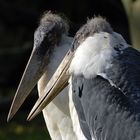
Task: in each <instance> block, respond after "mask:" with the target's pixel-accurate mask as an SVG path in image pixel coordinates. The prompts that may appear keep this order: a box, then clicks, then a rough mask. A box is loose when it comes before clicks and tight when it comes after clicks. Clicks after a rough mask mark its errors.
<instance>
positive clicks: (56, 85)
mask: <svg viewBox="0 0 140 140" xmlns="http://www.w3.org/2000/svg"><path fill="white" fill-rule="evenodd" d="M73 54H74V52H72V51H71V50H70V51H69V52H68V53H67V54H66V56H65V57H64V59H63V61H62V62H61V64H60V65H59V67H58V69H57V70H56V72H55V73H54V75H53V76H52V78H51V80H50V81H49V82H48V84H47V87H46V89H45V90H44V93H45V94H43V96H42V97H40V98H39V99H38V100H37V102H36V103H35V105H34V107H33V109H32V110H31V112H30V114H29V116H28V118H27V120H31V119H33V118H34V117H35V116H36V115H37V114H39V113H40V112H41V111H42V110H43V109H44V108H45V107H46V106H47V105H48V104H49V103H50V102H51V101H52V100H53V99H54V98H55V97H56V96H57V95H58V94H59V93H60V92H61V91H62V90H63V89H64V88H65V87H66V86H67V85H68V79H69V77H70V74H69V72H68V69H69V66H70V63H71V60H72V58H73Z"/></svg>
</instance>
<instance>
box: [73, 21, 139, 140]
mask: <svg viewBox="0 0 140 140" xmlns="http://www.w3.org/2000/svg"><path fill="white" fill-rule="evenodd" d="M99 19H100V18H99ZM94 21H97V19H92V20H91V21H88V23H87V24H86V25H84V26H83V27H82V28H81V29H80V31H79V32H78V33H77V36H76V37H75V44H74V49H76V48H77V47H78V46H79V45H80V43H81V38H82V39H83V38H84V37H85V36H87V37H88V36H91V35H93V36H94V33H100V32H108V33H109V34H112V35H114V32H113V31H112V29H111V28H110V26H109V25H108V23H107V22H106V21H105V20H103V22H99V24H98V22H94ZM89 23H91V25H90V26H88V25H89ZM104 23H105V24H104ZM96 24H98V26H96ZM104 25H107V26H104ZM92 26H93V27H92ZM91 27H92V28H91ZM108 27H109V28H110V29H108ZM96 29H97V30H96ZM85 33H86V34H85ZM77 42H78V43H79V44H78V43H77ZM122 46H123V44H122V42H121V41H120V42H118V46H112V47H113V49H114V51H115V53H116V55H115V56H113V59H112V61H111V66H110V67H109V68H108V69H105V71H104V74H105V76H102V74H99V75H98V74H97V75H96V76H94V77H91V78H85V76H84V75H82V74H79V75H78V74H77V75H75V74H74V73H73V74H72V92H73V101H74V104H75V107H76V110H77V113H78V117H79V122H80V125H81V129H82V131H83V134H84V135H85V137H86V138H87V139H88V140H90V139H95V140H139V139H140V61H139V60H140V53H139V52H138V51H136V50H135V49H133V48H131V47H128V48H125V49H124V50H122V49H121V48H122ZM83 49H84V48H83ZM79 59H80V58H79ZM91 59H92V58H91Z"/></svg>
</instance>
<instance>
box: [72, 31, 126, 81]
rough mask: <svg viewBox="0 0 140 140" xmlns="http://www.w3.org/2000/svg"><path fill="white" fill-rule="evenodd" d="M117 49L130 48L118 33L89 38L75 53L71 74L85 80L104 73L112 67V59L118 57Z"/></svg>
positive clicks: (103, 33) (97, 34)
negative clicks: (82, 76)
mask: <svg viewBox="0 0 140 140" xmlns="http://www.w3.org/2000/svg"><path fill="white" fill-rule="evenodd" d="M120 43H121V45H120ZM115 47H118V49H119V50H120V51H123V50H124V49H125V48H127V47H128V45H127V43H126V42H125V40H124V39H123V37H122V36H121V35H120V34H118V33H113V34H109V33H107V32H101V33H96V34H94V35H93V36H89V37H87V38H86V39H85V41H84V42H83V43H81V45H80V46H79V47H78V48H77V50H76V52H75V55H74V58H73V60H72V62H71V65H70V73H74V74H75V75H84V76H85V78H91V77H95V76H96V75H97V74H99V73H104V70H105V69H108V68H109V67H111V65H112V64H111V61H112V58H113V57H114V56H115V55H117V53H116V51H115V49H114V48H115Z"/></svg>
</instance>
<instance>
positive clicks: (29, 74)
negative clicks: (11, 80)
mask: <svg viewBox="0 0 140 140" xmlns="http://www.w3.org/2000/svg"><path fill="white" fill-rule="evenodd" d="M40 49H42V48H40V47H34V49H33V51H32V53H31V56H30V59H29V61H28V64H27V66H26V69H25V71H24V73H23V76H22V79H21V81H20V84H19V86H18V89H17V91H16V94H15V97H14V99H13V102H12V105H11V108H10V111H9V114H8V118H7V121H9V120H11V119H12V118H13V116H14V115H15V113H16V112H17V111H18V109H19V108H20V106H21V105H22V104H23V102H24V101H25V99H26V98H27V96H28V95H29V94H30V92H31V90H32V89H33V88H34V86H35V85H36V83H37V81H38V80H39V79H40V77H41V76H42V75H43V73H44V71H45V70H46V65H47V64H46V62H48V57H49V49H48V48H47V47H46V50H45V52H43V53H42V51H41V50H40Z"/></svg>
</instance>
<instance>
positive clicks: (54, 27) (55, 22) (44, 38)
mask: <svg viewBox="0 0 140 140" xmlns="http://www.w3.org/2000/svg"><path fill="white" fill-rule="evenodd" d="M68 30H69V26H68V24H67V21H66V20H65V19H63V18H61V17H60V16H58V15H56V14H53V13H51V12H47V13H45V14H44V15H43V16H42V18H41V20H40V24H39V27H38V28H37V29H36V31H35V34H34V47H39V46H41V45H43V44H44V43H45V46H46V45H47V46H54V45H56V44H58V43H59V42H60V39H61V37H62V35H63V34H67V33H68Z"/></svg>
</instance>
